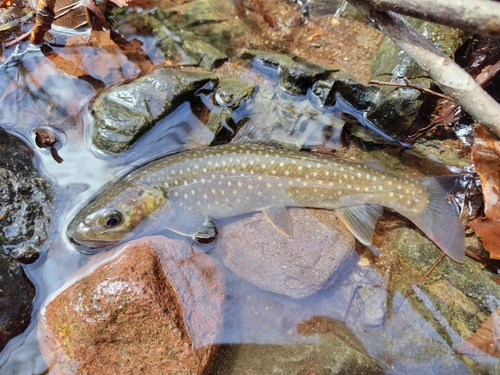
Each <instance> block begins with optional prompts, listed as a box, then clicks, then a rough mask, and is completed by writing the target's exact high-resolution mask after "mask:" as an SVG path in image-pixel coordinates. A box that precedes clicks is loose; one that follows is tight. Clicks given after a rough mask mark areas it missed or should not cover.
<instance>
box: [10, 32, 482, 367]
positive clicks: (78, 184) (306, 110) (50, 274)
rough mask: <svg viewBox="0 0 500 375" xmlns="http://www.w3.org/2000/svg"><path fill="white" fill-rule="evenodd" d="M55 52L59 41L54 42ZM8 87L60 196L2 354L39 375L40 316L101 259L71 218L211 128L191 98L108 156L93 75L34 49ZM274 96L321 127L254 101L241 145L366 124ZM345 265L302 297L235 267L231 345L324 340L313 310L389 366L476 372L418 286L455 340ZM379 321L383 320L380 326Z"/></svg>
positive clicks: (16, 65)
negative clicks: (123, 178)
mask: <svg viewBox="0 0 500 375" xmlns="http://www.w3.org/2000/svg"><path fill="white" fill-rule="evenodd" d="M61 38H62V39H64V38H63V37H61ZM60 49H61V48H60V47H59V50H60ZM54 50H56V51H57V50H58V48H55V47H54ZM257 68H258V67H257ZM120 72H121V73H120V74H121V77H118V76H117V75H112V77H114V79H112V80H110V81H105V80H104V81H103V84H104V86H106V87H109V86H111V85H114V84H116V83H119V82H120V81H123V80H126V79H131V78H133V77H134V76H136V75H137V74H138V70H137V69H136V68H134V66H133V65H128V68H127V69H122V70H120ZM268 73H269V72H268ZM246 74H247V79H248V77H250V78H252V79H260V80H262V82H263V83H265V82H267V83H268V85H270V86H273V84H272V81H271V83H269V81H266V79H263V78H262V77H261V76H259V74H258V73H257V72H256V71H254V70H251V71H248V72H247V73H246ZM117 77H118V78H117ZM258 77H260V78H258ZM101 78H102V77H101ZM243 78H245V77H243ZM37 80H38V81H37ZM0 85H1V90H2V92H3V95H4V96H3V98H2V101H1V112H0V113H1V117H0V125H1V126H2V127H3V128H5V129H6V130H7V131H8V132H10V133H12V134H15V135H16V136H18V137H19V138H21V139H22V140H24V141H25V142H26V143H27V144H28V145H29V146H30V147H31V149H32V150H33V151H34V153H35V164H36V167H37V169H38V170H39V172H40V174H41V175H42V176H43V177H45V178H46V179H47V180H49V181H50V182H51V184H52V187H53V189H54V191H55V194H54V196H55V202H54V207H55V208H54V212H53V217H52V227H51V234H50V241H49V242H48V243H47V244H46V248H45V251H44V255H43V256H42V257H41V259H40V260H39V261H37V262H36V263H34V264H32V265H25V266H24V267H25V270H26V273H27V275H28V276H29V278H30V279H31V280H32V282H33V283H34V285H35V286H36V289H37V295H36V299H35V301H34V312H33V319H32V322H31V324H30V326H29V327H28V328H27V329H26V331H25V332H24V333H23V334H21V335H20V336H18V337H16V338H14V339H12V340H11V341H10V342H9V344H8V345H7V347H6V348H5V349H4V350H3V351H2V353H0V369H1V370H0V372H1V373H2V374H14V373H16V374H40V373H43V372H44V371H46V369H47V365H46V364H45V362H44V360H43V359H42V357H41V354H40V351H39V346H38V337H37V329H36V328H37V321H38V317H39V316H40V314H41V312H43V309H44V308H45V306H46V304H47V303H48V302H49V301H50V300H51V299H52V298H53V297H54V295H57V293H58V291H59V290H60V289H61V288H62V287H63V286H64V285H66V284H68V283H72V282H74V280H75V277H81V276H79V275H78V270H79V269H81V268H82V267H83V266H84V265H85V264H86V263H87V262H88V260H89V259H90V258H91V255H84V254H81V253H80V252H78V251H76V250H75V248H74V247H73V245H72V244H71V243H70V242H69V241H68V239H67V237H66V226H67V225H68V223H69V221H70V220H71V219H72V218H73V216H74V215H75V214H76V213H77V211H78V210H79V209H80V207H81V205H82V204H84V202H86V201H88V200H89V199H90V198H91V197H92V196H94V195H95V194H96V193H97V192H98V191H99V190H100V189H101V188H102V187H103V186H105V185H106V184H107V183H109V181H111V180H113V179H115V178H116V177H117V176H120V175H122V174H123V173H125V172H127V171H129V170H132V169H134V168H135V167H136V166H139V165H141V164H143V163H145V162H146V161H148V160H151V159H154V158H157V157H160V156H163V155H168V154H172V153H176V152H180V151H182V150H185V149H190V148H194V147H198V146H200V145H201V144H202V142H203V141H206V140H207V139H209V138H210V137H213V134H211V133H210V131H209V130H208V129H207V128H206V127H205V126H204V124H203V123H202V122H201V121H200V120H199V119H198V118H197V116H196V115H195V114H194V113H193V111H192V110H191V106H190V104H189V103H184V104H182V105H180V106H179V107H178V108H177V110H175V111H174V112H173V113H171V114H170V115H169V116H168V117H167V118H165V119H164V120H162V121H161V122H160V123H159V124H158V125H157V126H156V127H155V128H153V130H151V131H150V132H149V133H148V135H147V136H145V137H143V138H142V139H141V140H139V141H138V142H137V143H136V144H135V145H134V146H133V147H132V148H131V149H130V150H129V151H127V152H125V153H123V154H122V155H120V156H109V155H107V154H104V153H102V152H99V151H98V150H96V149H95V148H94V147H93V146H92V144H91V142H90V132H91V128H92V124H91V118H90V115H89V114H88V111H87V109H88V105H89V103H90V102H91V100H92V99H93V98H94V96H95V95H96V91H95V89H94V88H93V87H92V86H91V85H90V84H88V83H87V82H85V81H83V80H79V79H76V78H74V77H71V76H69V75H67V74H65V73H61V71H60V70H58V69H57V68H55V67H54V65H53V64H52V63H51V62H50V61H49V60H48V59H47V58H46V57H45V56H44V55H43V54H41V53H40V51H39V49H37V48H34V47H26V46H24V47H21V48H20V49H19V50H18V51H17V52H16V53H12V54H11V55H10V56H9V60H8V61H7V62H6V63H5V64H4V65H3V66H2V71H1V74H0ZM198 99H199V100H200V102H203V103H206V104H207V105H209V103H210V102H211V98H210V93H209V92H205V93H203V92H202V93H200V94H199V98H198ZM276 100H282V101H283V102H284V103H285V102H286V103H288V104H290V103H294V106H295V110H296V112H297V113H300V114H301V115H300V116H302V117H303V118H300V119H298V120H297V124H299V125H300V124H302V123H304V121H309V122H310V123H311V124H312V125H311V124H309V125H308V129H312V130H311V131H308V132H299V131H297V132H296V134H293V132H292V133H290V131H288V130H286V131H285V130H284V131H281V132H280V131H279V130H278V131H276V132H274V133H273V132H272V131H271V132H270V131H269V130H268V129H267V128H266V126H265V125H266V124H265V119H266V116H265V115H264V114H262V108H258V109H259V111H260V112H259V111H256V110H255V108H252V107H251V105H250V106H249V107H248V108H246V109H245V111H246V112H245V113H240V114H239V116H250V118H249V121H247V122H246V124H245V125H244V126H243V127H242V128H241V129H240V131H239V133H238V134H236V136H235V137H234V139H233V141H238V142H244V141H259V140H262V139H267V140H273V141H288V142H290V140H293V139H294V137H295V142H296V143H297V144H300V145H303V144H306V145H308V146H309V147H314V146H319V145H322V144H325V142H326V143H327V144H328V145H332V144H335V142H337V140H338V136H339V134H340V128H338V127H334V130H335V131H334V132H333V134H332V135H331V136H330V135H329V138H328V139H325V136H324V132H323V130H324V127H325V126H329V125H330V124H332V123H335V122H336V121H337V118H338V113H339V112H348V113H350V114H351V115H352V116H354V117H356V118H358V120H360V121H363V119H364V117H363V113H362V112H360V111H357V110H356V109H355V108H353V107H352V106H350V105H349V103H347V102H345V101H343V100H341V98H339V100H338V103H339V105H338V106H337V107H336V108H319V107H318V106H317V103H314V101H312V100H311V96H310V95H309V94H308V95H306V96H301V97H295V98H291V97H289V96H287V95H286V94H284V93H282V96H280V95H278V96H277V99H276ZM311 114H314V115H311ZM366 125H369V124H366ZM39 127H50V128H52V129H54V131H55V133H56V136H57V138H58V140H59V143H58V144H57V145H56V147H57V152H58V154H59V156H60V157H61V158H62V159H63V162H62V163H58V162H57V161H55V160H54V158H53V157H52V155H51V154H50V152H49V151H48V150H47V149H41V148H39V147H37V146H36V144H35V132H34V130H35V129H36V128H39ZM304 134H305V135H304ZM291 143H293V142H291ZM152 150H153V151H154V153H152ZM215 246H216V245H215ZM345 268H346V269H345V271H344V272H343V274H342V276H341V277H338V278H337V279H336V280H335V281H334V283H333V284H332V285H331V286H329V287H328V288H327V289H325V290H322V291H320V292H318V293H316V294H314V295H312V296H310V297H305V298H302V299H294V298H290V297H286V296H282V295H278V294H273V293H270V292H266V291H263V290H261V289H259V288H257V287H256V286H254V285H252V284H251V283H249V282H247V281H244V280H242V279H240V278H239V277H237V276H236V275H235V274H234V273H232V272H231V271H229V270H228V269H226V273H227V275H226V282H227V294H228V296H227V303H226V314H225V319H224V320H225V327H224V335H223V338H222V340H221V343H229V344H273V345H281V344H297V343H308V342H309V343H310V342H315V341H317V337H315V336H300V335H299V334H298V333H297V325H298V324H299V323H301V322H304V321H307V320H308V319H310V318H312V317H317V316H324V317H328V318H332V319H337V320H340V321H343V322H345V324H346V325H347V326H348V327H349V328H350V329H351V331H352V332H353V333H354V334H355V335H356V337H357V338H358V339H359V341H360V342H361V343H363V346H364V348H365V349H366V351H367V352H368V353H369V354H370V355H371V356H372V357H373V358H374V359H375V360H376V362H377V363H379V364H380V366H381V367H382V368H383V369H384V370H385V371H386V372H388V373H405V374H407V373H426V372H427V373H437V372H442V373H445V372H446V373H454V374H462V373H463V374H465V373H469V372H470V370H469V369H468V368H467V367H466V366H465V364H464V363H463V362H462V361H461V360H460V359H459V358H458V357H457V356H456V355H455V354H454V353H453V349H454V348H457V347H458V346H460V345H461V343H463V341H464V339H463V338H462V337H460V335H458V334H457V333H456V332H454V331H453V329H452V328H451V327H450V326H449V325H448V324H447V322H446V321H445V320H444V319H443V318H442V317H441V316H440V313H439V311H438V310H437V309H436V308H435V307H434V306H433V305H432V303H431V301H430V300H429V299H428V298H427V297H426V296H425V294H424V293H423V292H422V291H421V290H420V289H418V288H415V293H417V295H418V296H419V297H420V299H421V301H422V304H423V305H425V306H426V307H427V308H428V309H429V310H430V311H431V312H432V313H433V315H434V317H435V319H437V320H438V321H439V322H440V323H441V324H442V326H443V328H444V329H445V331H446V332H447V334H448V337H449V340H448V342H447V341H446V340H444V339H443V338H442V337H441V335H440V334H439V333H438V332H437V331H436V329H435V327H434V326H433V325H432V324H430V323H429V322H428V321H426V320H425V319H424V318H423V317H422V316H420V314H419V313H418V312H417V311H415V310H414V309H413V307H412V306H411V305H410V304H409V303H408V302H407V301H405V300H404V299H403V296H401V295H400V294H399V293H396V294H395V295H388V294H387V288H388V286H387V284H386V281H385V280H384V278H383V277H382V276H381V275H380V274H379V273H378V271H376V270H375V269H373V268H372V267H371V266H368V265H366V264H365V263H363V262H361V259H360V256H359V255H357V254H353V257H352V259H351V260H350V261H349V262H348V263H347V264H346V266H345ZM363 293H365V294H363ZM363 295H364V296H366V295H368V296H369V298H364V297H363ZM381 301H382V303H381ZM377 314H378V315H377ZM374 316H381V317H382V319H381V320H380V322H378V323H376V319H375V321H374ZM384 317H390V319H388V318H384ZM484 360H487V359H484ZM216 366H217V364H216Z"/></svg>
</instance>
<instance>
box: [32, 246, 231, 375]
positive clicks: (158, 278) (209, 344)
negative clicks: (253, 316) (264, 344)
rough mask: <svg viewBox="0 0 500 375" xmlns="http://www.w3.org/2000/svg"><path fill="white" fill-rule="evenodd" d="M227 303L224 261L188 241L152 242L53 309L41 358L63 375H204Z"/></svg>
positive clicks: (42, 327)
mask: <svg viewBox="0 0 500 375" xmlns="http://www.w3.org/2000/svg"><path fill="white" fill-rule="evenodd" d="M157 252H158V253H157ZM93 268H95V266H93ZM89 269H90V270H91V269H92V268H91V267H89ZM223 300H224V282H223V276H222V273H221V271H220V269H219V265H218V263H217V262H216V261H214V260H213V259H212V258H210V257H209V256H207V255H206V254H203V253H201V254H192V253H191V252H190V246H189V243H187V242H185V241H175V240H169V239H166V238H164V237H149V238H144V239H141V240H138V241H134V242H133V243H130V244H129V245H127V246H126V247H125V248H124V249H123V250H121V251H118V252H117V253H116V254H114V255H113V259H112V260H111V261H109V262H108V263H106V264H104V265H101V266H100V267H99V268H97V269H96V270H95V271H94V272H92V274H91V275H90V276H88V277H86V278H84V279H81V280H79V281H77V282H76V283H75V284H73V285H71V286H70V287H69V288H67V289H66V290H64V291H63V292H62V293H60V294H59V295H58V296H57V297H56V298H55V299H54V300H53V301H52V302H50V303H49V305H48V306H47V307H46V310H45V313H44V314H43V316H42V318H41V320H40V323H39V334H40V336H41V337H43V339H42V341H41V351H42V354H43V355H44V358H45V359H46V362H47V364H48V365H49V368H50V371H52V372H54V373H56V372H57V373H58V374H61V373H64V374H76V373H78V374H81V373H89V374H97V373H99V374H137V373H145V374H152V373H159V374H203V373H205V372H206V371H207V370H208V368H209V367H210V365H211V363H212V360H213V358H214V354H215V353H216V351H217V348H218V347H217V345H216V344H217V342H218V338H219V335H220V332H221V327H222V320H221V319H222V318H221V316H222V306H223Z"/></svg>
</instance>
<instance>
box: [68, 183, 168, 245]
mask: <svg viewBox="0 0 500 375" xmlns="http://www.w3.org/2000/svg"><path fill="white" fill-rule="evenodd" d="M168 202H169V201H168V193H167V191H166V190H165V189H163V188H161V187H145V186H129V187H126V188H124V189H123V190H122V191H121V192H120V193H118V194H115V195H112V192H111V191H109V189H108V190H106V191H105V192H104V193H103V194H102V195H100V196H98V197H97V198H96V199H95V200H93V201H91V202H90V203H89V204H88V205H87V206H86V207H84V208H83V209H82V210H81V211H80V212H79V213H78V214H77V215H76V216H75V217H74V218H73V220H72V221H71V223H70V224H69V226H68V231H67V235H68V238H69V239H70V240H71V241H72V242H74V243H76V244H77V245H81V246H88V247H91V248H101V247H107V246H112V245H114V244H116V243H118V242H120V241H121V240H123V239H124V238H125V237H127V236H128V235H129V234H132V233H133V232H134V230H135V229H136V227H138V226H139V225H141V224H143V223H145V222H146V221H147V219H149V218H151V217H152V216H154V214H155V213H157V212H158V211H159V210H160V209H161V208H164V207H165V206H167V205H168Z"/></svg>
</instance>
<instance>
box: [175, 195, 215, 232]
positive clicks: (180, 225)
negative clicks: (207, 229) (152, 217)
mask: <svg viewBox="0 0 500 375" xmlns="http://www.w3.org/2000/svg"><path fill="white" fill-rule="evenodd" d="M206 219H207V218H206V217H205V215H204V214H203V212H202V210H201V208H200V207H199V206H198V205H193V206H189V207H186V206H184V205H182V204H181V202H180V200H176V201H174V202H173V205H172V208H171V210H170V211H169V213H168V215H167V217H166V219H165V221H166V223H165V227H166V228H167V229H169V230H171V231H172V232H175V233H178V234H181V235H183V236H187V237H191V236H193V235H195V234H196V233H197V232H198V231H199V230H200V228H201V227H202V226H203V224H204V223H205V220H206Z"/></svg>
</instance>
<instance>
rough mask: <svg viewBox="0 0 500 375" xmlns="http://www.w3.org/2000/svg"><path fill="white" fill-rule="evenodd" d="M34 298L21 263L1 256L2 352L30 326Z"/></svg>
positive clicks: (0, 342) (32, 289)
mask: <svg viewBox="0 0 500 375" xmlns="http://www.w3.org/2000/svg"><path fill="white" fill-rule="evenodd" d="M34 297H35V288H34V287H33V285H32V284H31V283H30V282H29V281H28V279H27V278H26V275H25V274H24V271H23V268H22V267H21V265H20V264H19V262H17V261H15V260H13V259H12V258H10V257H8V256H5V255H3V254H0V350H2V349H3V348H4V346H5V345H6V344H7V342H8V341H9V340H10V339H11V338H12V337H14V336H17V335H18V334H20V333H21V332H23V331H24V330H25V329H26V327H27V326H28V324H29V322H30V318H31V312H32V310H33V306H32V301H33V298H34Z"/></svg>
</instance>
